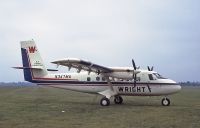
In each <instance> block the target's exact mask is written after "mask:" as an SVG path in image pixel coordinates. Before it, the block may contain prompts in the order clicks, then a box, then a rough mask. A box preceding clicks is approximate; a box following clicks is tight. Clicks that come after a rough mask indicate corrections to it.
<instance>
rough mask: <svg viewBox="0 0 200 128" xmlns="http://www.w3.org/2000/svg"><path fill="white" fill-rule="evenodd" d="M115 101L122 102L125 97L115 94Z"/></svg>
mask: <svg viewBox="0 0 200 128" xmlns="http://www.w3.org/2000/svg"><path fill="white" fill-rule="evenodd" d="M114 102H115V104H122V103H123V99H122V97H121V96H115V99H114Z"/></svg>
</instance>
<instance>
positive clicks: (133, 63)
mask: <svg viewBox="0 0 200 128" xmlns="http://www.w3.org/2000/svg"><path fill="white" fill-rule="evenodd" d="M132 65H133V68H134V70H136V69H137V67H136V65H135V61H134V60H133V59H132Z"/></svg>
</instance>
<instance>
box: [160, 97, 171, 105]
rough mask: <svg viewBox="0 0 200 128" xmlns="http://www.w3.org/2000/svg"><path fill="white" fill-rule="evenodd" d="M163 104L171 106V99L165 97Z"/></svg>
mask: <svg viewBox="0 0 200 128" xmlns="http://www.w3.org/2000/svg"><path fill="white" fill-rule="evenodd" d="M161 103H162V105H163V106H169V105H170V99H168V98H166V97H165V98H163V99H162V102H161Z"/></svg>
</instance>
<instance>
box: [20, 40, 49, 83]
mask: <svg viewBox="0 0 200 128" xmlns="http://www.w3.org/2000/svg"><path fill="white" fill-rule="evenodd" d="M20 43H21V53H22V63H23V70H24V79H25V80H26V81H30V82H33V81H34V80H35V79H37V78H42V77H44V76H46V75H47V74H48V73H47V69H46V68H45V66H44V63H43V60H42V58H41V56H40V53H39V50H38V49H37V46H36V44H35V42H34V40H30V41H21V42H20Z"/></svg>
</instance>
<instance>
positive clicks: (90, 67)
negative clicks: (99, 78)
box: [51, 58, 113, 74]
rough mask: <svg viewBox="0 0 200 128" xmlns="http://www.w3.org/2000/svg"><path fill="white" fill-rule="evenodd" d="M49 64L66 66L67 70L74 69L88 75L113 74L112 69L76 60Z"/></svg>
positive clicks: (61, 60) (71, 59) (66, 59)
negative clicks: (86, 72) (91, 73)
mask: <svg viewBox="0 0 200 128" xmlns="http://www.w3.org/2000/svg"><path fill="white" fill-rule="evenodd" d="M51 63H53V64H57V65H62V66H67V67H68V68H69V70H70V69H71V68H76V69H77V72H80V71H81V70H85V71H88V73H90V72H94V73H97V74H100V73H111V72H113V69H111V68H108V67H104V66H101V65H98V64H94V63H92V62H89V61H85V60H81V59H77V58H65V59H60V60H57V61H53V62H51Z"/></svg>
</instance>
